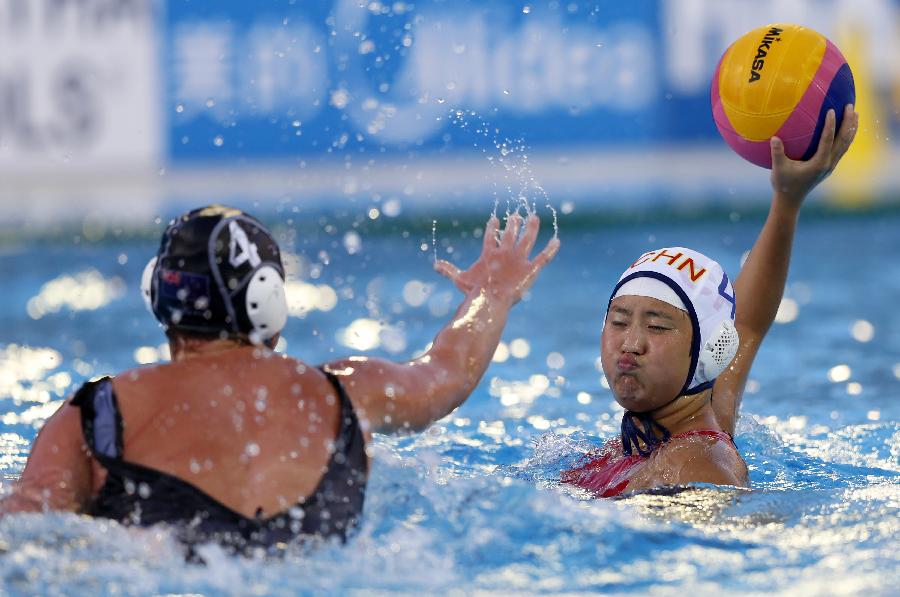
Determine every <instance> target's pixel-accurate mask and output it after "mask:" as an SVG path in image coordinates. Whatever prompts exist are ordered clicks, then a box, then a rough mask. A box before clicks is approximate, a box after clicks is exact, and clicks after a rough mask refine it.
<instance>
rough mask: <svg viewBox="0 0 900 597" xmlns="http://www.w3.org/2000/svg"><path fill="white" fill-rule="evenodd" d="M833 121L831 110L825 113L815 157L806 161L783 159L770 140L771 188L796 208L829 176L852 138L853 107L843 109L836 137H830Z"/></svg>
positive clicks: (777, 142) (774, 141)
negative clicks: (839, 128) (842, 118)
mask: <svg viewBox="0 0 900 597" xmlns="http://www.w3.org/2000/svg"><path fill="white" fill-rule="evenodd" d="M836 120H837V119H836V118H835V114H834V110H829V111H828V113H827V114H826V115H825V126H824V127H823V129H822V136H821V138H820V139H819V147H818V148H817V150H816V153H815V155H814V156H813V157H811V158H810V159H809V160H806V161H800V160H792V159H790V158H789V157H787V156H786V155H785V154H784V143H783V142H782V141H781V139H779V138H778V137H772V140H771V143H770V147H771V150H772V189H773V190H774V191H775V193H776V194H780V195H782V196H783V197H784V198H786V199H788V200H789V201H790V202H791V203H793V204H794V205H795V206H796V207H798V208H799V207H800V203H802V201H803V199H804V197H806V195H807V194H808V193H809V192H810V191H811V190H813V189H814V188H815V186H816V185H817V184H819V183H820V182H822V181H823V180H825V178H827V177H828V175H829V174H831V172H832V171H833V170H834V168H835V167H836V166H837V165H838V162H839V161H840V160H841V158H842V157H843V156H844V154H845V153H847V150H848V149H849V148H850V144H851V143H852V142H853V137H855V136H856V129H857V128H858V127H859V114H858V113H857V112H855V111H854V109H853V104H847V105H846V106H845V107H844V120H843V122H842V123H841V130H840V131H838V134H837V136H835V134H834V130H835V126H836V125H835V122H836Z"/></svg>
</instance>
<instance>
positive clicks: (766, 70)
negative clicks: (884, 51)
mask: <svg viewBox="0 0 900 597" xmlns="http://www.w3.org/2000/svg"><path fill="white" fill-rule="evenodd" d="M710 95H711V101H712V112H713V118H714V119H715V121H716V127H717V128H718V129H719V133H721V134H722V137H723V138H724V139H725V141H726V142H727V143H728V145H730V146H731V148H732V149H734V150H735V151H736V152H737V153H738V154H739V155H740V156H741V157H743V158H745V159H747V160H749V161H751V162H753V163H754V164H757V165H758V166H762V167H764V168H771V167H772V156H771V153H770V150H769V139H771V138H772V137H779V138H780V139H781V140H782V141H783V142H784V149H785V153H786V154H787V156H788V157H789V158H791V159H794V160H808V159H809V158H811V157H812V156H813V154H815V152H816V148H817V147H818V144H819V137H820V136H821V134H822V128H823V127H824V125H825V115H826V114H827V113H828V110H834V111H835V115H836V116H837V127H836V129H835V130H840V126H841V120H842V117H843V114H844V106H845V105H847V104H852V103H855V101H856V91H855V89H854V86H853V74H852V73H851V72H850V66H849V65H848V64H847V61H846V60H845V59H844V57H843V55H841V52H840V51H839V50H838V49H837V46H835V45H834V44H833V43H831V41H829V40H828V39H827V38H826V37H825V36H824V35H822V34H821V33H818V32H816V31H813V30H812V29H808V28H806V27H801V26H800V25H788V24H780V23H779V24H774V25H766V26H765V27H759V28H758V29H754V30H753V31H750V32H749V33H747V34H745V35H743V36H742V37H741V38H740V39H738V40H737V41H736V42H734V43H733V44H732V45H731V46H730V47H729V48H728V49H727V50H726V51H725V54H724V55H723V56H722V58H721V59H720V60H719V64H718V66H716V71H715V73H714V74H713V78H712V85H711V91H710Z"/></svg>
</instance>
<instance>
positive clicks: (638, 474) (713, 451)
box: [628, 437, 750, 491]
mask: <svg viewBox="0 0 900 597" xmlns="http://www.w3.org/2000/svg"><path fill="white" fill-rule="evenodd" d="M688 483H712V484H715V485H733V486H736V487H748V486H749V485H750V480H749V477H748V473H747V465H746V463H745V462H744V460H743V459H742V458H741V457H740V455H739V454H738V452H737V450H735V449H734V447H733V446H730V445H729V444H728V443H727V442H725V441H722V440H719V439H716V438H711V437H687V438H676V439H673V440H670V441H669V442H666V443H665V444H664V445H663V446H661V447H660V448H659V449H658V450H656V451H655V452H654V453H653V455H652V456H651V457H650V458H649V459H648V460H647V462H646V463H644V465H643V466H641V467H640V468H639V469H638V470H636V471H635V474H634V476H633V477H632V478H631V479H629V482H628V490H629V491H634V490H640V489H650V488H652V487H659V486H660V485H685V484H688Z"/></svg>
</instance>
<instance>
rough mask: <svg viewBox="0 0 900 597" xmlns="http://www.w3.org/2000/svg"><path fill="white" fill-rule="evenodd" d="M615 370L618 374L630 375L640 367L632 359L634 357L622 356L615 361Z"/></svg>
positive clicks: (629, 355) (630, 355)
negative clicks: (616, 369)
mask: <svg viewBox="0 0 900 597" xmlns="http://www.w3.org/2000/svg"><path fill="white" fill-rule="evenodd" d="M616 368H618V370H619V373H630V372H632V371H634V370H636V369H639V368H640V365H639V364H638V362H637V359H635V358H634V355H632V354H623V355H622V356H621V357H619V360H618V361H616Z"/></svg>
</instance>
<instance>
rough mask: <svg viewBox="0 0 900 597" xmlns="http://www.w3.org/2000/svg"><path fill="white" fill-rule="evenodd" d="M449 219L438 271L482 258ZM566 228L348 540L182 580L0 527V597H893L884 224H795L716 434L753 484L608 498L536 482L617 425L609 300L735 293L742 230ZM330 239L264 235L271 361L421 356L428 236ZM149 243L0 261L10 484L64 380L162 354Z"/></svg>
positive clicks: (895, 467) (111, 529) (13, 521)
mask: <svg viewBox="0 0 900 597" xmlns="http://www.w3.org/2000/svg"><path fill="white" fill-rule="evenodd" d="M446 219H447V221H446V222H444V221H441V220H439V221H438V233H437V237H436V241H437V242H436V243H435V247H436V250H437V253H438V254H439V256H440V257H442V258H450V259H452V260H454V261H456V262H457V263H459V264H467V263H469V262H470V261H471V260H472V259H473V258H474V256H475V255H476V252H477V250H478V248H479V246H480V240H478V238H477V236H478V235H477V233H476V232H475V230H474V225H473V226H467V225H459V223H457V225H456V226H454V225H453V223H452V222H451V221H450V219H449V218H446ZM578 222H579V213H578V212H577V210H576V212H574V213H572V214H570V215H567V216H563V217H562V218H561V221H560V228H561V230H560V237H561V239H562V243H563V245H562V249H561V251H560V254H559V256H558V257H557V259H556V261H555V262H553V263H552V264H551V265H550V266H549V267H548V268H547V270H546V271H545V272H544V274H543V275H542V277H541V278H540V279H539V280H538V282H537V284H536V285H535V287H534V288H533V290H532V292H531V293H530V295H529V296H528V297H526V300H524V301H523V302H522V303H521V304H519V305H518V306H517V307H516V308H515V310H514V311H513V313H512V316H511V318H510V321H509V325H508V328H507V330H506V333H505V334H504V338H503V344H502V345H501V348H500V350H498V354H497V356H496V357H495V358H496V362H495V363H493V364H492V366H491V368H490V369H489V370H488V373H487V375H486V376H485V378H484V380H483V381H482V383H481V384H480V386H479V387H478V388H477V390H476V391H475V392H474V393H473V395H472V396H471V397H470V398H469V400H468V401H467V402H466V403H465V404H464V405H463V406H462V407H461V408H459V409H458V410H457V411H456V412H454V413H452V414H451V415H450V416H448V417H446V418H445V419H443V420H442V421H440V422H438V423H436V424H435V425H433V426H432V427H430V428H429V429H428V430H426V431H425V432H424V433H421V434H419V435H415V436H410V437H377V438H376V441H375V446H374V451H375V459H376V463H375V466H374V468H373V471H372V475H371V482H370V486H369V491H368V496H367V503H366V511H365V518H364V522H363V524H362V526H361V529H360V531H359V533H358V535H357V536H356V537H355V538H354V539H353V540H352V541H351V542H350V543H349V544H348V545H346V546H338V545H325V546H322V547H321V548H320V549H317V550H315V551H311V552H301V551H297V552H290V553H288V554H287V555H286V556H285V557H284V558H283V559H278V560H274V561H271V560H264V559H253V558H249V559H247V558H234V557H230V556H228V555H226V554H225V553H223V552H222V551H221V550H220V549H219V548H218V547H216V546H205V547H203V548H202V555H203V557H204V558H205V559H206V561H207V565H206V566H205V567H202V566H194V565H188V564H185V563H184V561H183V559H182V557H181V556H180V555H179V553H178V551H177V550H176V549H174V547H173V541H172V538H171V536H170V535H169V534H168V533H167V532H166V531H165V530H163V529H153V530H139V529H126V528H122V527H120V526H118V525H116V524H112V523H108V522H105V521H100V520H91V519H87V518H82V517H78V516H75V515H71V514H59V513H51V514H42V515H19V516H11V517H7V518H5V519H3V520H2V521H0V579H2V581H0V582H2V585H0V586H2V587H3V588H2V589H0V593H8V594H40V595H57V594H60V595H62V594H65V595H94V594H101V593H102V594H113V593H118V594H122V595H148V594H169V593H194V594H198V593H199V594H205V595H231V594H235V595H236V594H240V595H253V594H259V595H297V594H346V593H349V594H353V593H362V592H366V593H367V594H368V593H369V592H376V593H409V594H419V593H429V594H458V595H463V594H466V595H468V594H473V593H478V592H494V593H498V594H541V593H579V594H581V593H603V594H653V595H679V596H681V595H684V594H685V593H686V592H688V591H692V592H695V593H696V594H707V593H708V594H711V593H713V592H714V591H716V592H719V591H723V590H727V591H728V593H729V594H735V595H757V594H758V595H764V594H765V595H769V594H785V595H823V594H828V595H867V596H869V595H871V596H874V595H894V594H896V587H897V586H898V581H900V556H898V553H900V316H898V314H897V309H896V307H895V305H896V303H897V300H898V299H900V260H898V259H897V257H896V256H897V255H900V234H898V230H900V216H898V215H897V214H896V213H890V212H885V213H880V214H874V215H870V216H864V217H860V216H857V217H852V218H848V217H844V218H834V217H821V216H816V217H809V218H805V219H804V220H803V221H802V222H801V226H800V229H799V233H798V237H797V242H796V246H795V252H794V260H793V266H792V270H791V274H790V278H789V284H788V289H787V292H786V295H785V300H784V302H783V304H782V308H781V309H780V311H779V321H778V323H776V324H775V325H774V326H773V328H772V330H771V332H770V334H769V337H768V338H767V340H766V342H765V344H764V346H763V348H762V351H761V352H760V355H759V357H758V359H757V361H756V364H755V366H754V369H753V372H752V374H751V379H750V382H749V384H748V391H747V394H746V395H745V398H744V404H743V415H742V417H741V419H740V422H739V424H738V429H737V435H736V443H737V445H738V448H739V449H740V451H741V453H742V454H743V455H744V457H745V458H746V460H747V462H748V465H749V467H750V477H751V483H752V489H751V490H738V489H731V488H718V487H712V486H699V487H694V488H689V489H685V490H683V491H668V492H657V493H649V494H643V495H638V496H633V497H630V498H627V499H623V500H586V499H584V497H583V496H581V495H578V494H577V493H575V492H574V491H573V490H571V489H569V488H565V487H560V486H559V485H558V482H557V480H558V476H559V472H560V471H561V470H562V469H564V468H566V467H568V466H570V465H572V464H573V463H574V462H576V461H577V459H578V457H579V456H580V455H581V454H583V453H584V452H585V451H587V450H589V449H591V448H592V447H595V446H598V445H601V444H602V443H603V442H604V440H606V439H608V438H609V437H611V436H613V435H614V434H615V433H616V432H617V429H618V420H619V416H620V413H621V411H620V409H619V408H618V407H617V406H616V405H615V403H614V402H613V400H612V396H611V394H610V393H609V391H608V389H606V388H605V387H604V385H603V379H602V374H601V373H600V372H599V371H598V363H597V357H598V347H599V334H600V324H601V321H602V317H603V310H604V307H605V304H606V301H607V299H608V295H609V292H610V290H611V288H612V285H613V283H614V282H615V280H616V279H617V277H618V275H619V273H620V271H621V270H622V269H623V268H624V267H625V266H626V265H627V264H628V263H630V262H631V260H633V259H634V257H636V256H637V255H639V254H640V253H641V252H642V251H645V250H648V249H652V248H657V247H659V246H666V245H670V246H671V245H687V246H691V247H692V248H695V249H698V250H700V251H703V252H705V253H708V254H710V255H713V256H715V257H716V258H718V259H719V260H720V261H721V262H722V264H723V265H724V266H725V268H726V269H727V270H728V271H729V272H731V273H732V275H734V274H736V273H737V270H738V266H739V264H740V260H741V257H742V255H743V254H744V253H745V252H746V251H747V250H748V249H749V248H750V245H751V243H752V241H753V239H754V238H755V234H756V232H757V231H758V229H759V227H760V225H761V218H757V217H743V218H741V217H738V216H737V214H734V215H733V217H731V218H727V217H726V218H722V219H711V220H710V219H708V220H705V221H681V222H678V221H676V222H669V221H665V220H664V219H660V220H659V221H651V222H645V223H644V224H641V225H635V224H628V223H623V224H622V225H617V226H612V225H597V226H584V225H578ZM328 226H330V228H329V232H327V233H325V232H322V233H321V234H307V233H302V234H301V233H296V231H293V230H292V229H291V228H290V227H287V228H284V229H282V230H281V234H282V241H283V242H284V244H285V246H286V248H288V249H289V251H290V252H292V253H293V254H294V255H295V257H294V258H292V259H291V261H290V263H291V271H292V272H293V273H294V276H295V277H296V281H295V283H294V285H293V286H292V288H291V290H290V293H289V294H290V296H291V300H292V313H293V314H294V315H295V317H292V318H291V320H290V321H289V323H288V327H287V328H286V331H285V334H284V336H285V339H286V346H285V347H283V348H284V350H285V351H286V352H287V353H289V354H291V355H292V356H295V357H298V358H302V359H305V360H308V361H310V362H314V363H318V362H322V361H327V360H329V359H333V358H336V357H339V356H343V355H347V354H353V353H362V354H375V355H380V356H387V357H390V358H394V359H406V358H409V357H411V356H412V355H414V354H416V353H417V352H418V351H421V350H422V349H423V348H424V347H425V346H426V345H427V344H428V342H429V341H430V340H431V338H432V337H433V335H434V334H435V333H436V332H437V331H438V329H439V327H440V325H441V324H442V322H444V321H446V319H447V318H448V317H449V316H450V314H451V313H452V310H453V309H454V308H455V305H456V303H457V301H458V300H459V295H458V294H457V293H456V291H455V290H454V289H453V288H452V286H451V284H450V283H449V282H447V281H446V280H443V279H441V278H439V276H437V275H436V274H434V273H433V272H432V270H431V259H432V257H433V250H434V247H433V246H432V239H431V231H430V226H428V230H427V231H426V230H425V229H424V228H423V227H419V228H416V229H412V231H411V232H409V231H408V232H407V233H406V234H400V233H397V234H394V233H392V234H384V233H372V234H368V233H365V232H358V231H356V230H355V229H354V227H353V225H352V220H348V221H342V220H336V221H334V222H329V223H328ZM398 226H399V227H400V228H402V227H403V226H402V223H401V224H398ZM400 228H398V229H397V230H399V229H400ZM76 241H77V242H76ZM154 249H155V246H154V243H153V242H152V241H151V240H149V239H142V238H140V237H137V238H129V239H125V238H124V237H122V238H121V239H119V240H117V239H115V238H110V237H107V238H105V239H104V240H102V241H99V242H88V240H86V239H85V237H84V236H83V235H79V237H78V238H77V239H74V238H72V237H71V236H63V237H61V239H60V238H57V239H56V241H55V242H50V243H48V242H37V241H28V240H23V241H21V242H17V243H14V244H7V245H5V246H3V247H2V248H0V271H2V273H3V279H4V280H5V284H4V287H3V292H2V293H0V330H2V332H0V417H2V421H3V426H2V432H0V475H2V479H3V485H4V487H5V488H8V486H9V484H10V483H11V482H12V481H13V480H14V479H15V478H16V477H17V476H18V474H19V473H20V472H21V470H22V467H23V466H24V462H25V458H26V456H27V453H28V450H29V446H30V444H31V442H32V441H33V439H34V436H35V433H36V429H38V428H39V427H40V425H41V424H42V423H43V421H44V420H46V417H47V416H49V415H50V414H51V413H52V412H53V410H55V408H57V407H58V405H59V404H60V402H61V400H62V398H63V397H64V396H65V395H67V394H68V393H70V392H71V391H73V390H74V389H75V388H76V387H77V386H78V384H80V383H81V382H82V381H83V380H85V379H87V378H90V377H92V376H94V375H99V374H102V373H110V372H115V371H121V370H123V369H126V368H130V367H134V366H136V362H152V361H154V360H157V359H159V358H164V356H165V355H164V352H165V351H164V350H163V349H162V348H161V346H160V345H161V344H162V342H163V336H162V334H161V333H160V331H159V329H158V327H157V326H156V325H155V322H154V321H153V320H152V318H151V316H150V315H149V314H148V313H147V312H146V311H145V309H144V306H143V303H142V301H141V298H140V296H139V292H138V289H139V278H140V273H141V271H142V269H143V266H144V264H145V263H146V260H147V259H149V257H150V256H151V254H152V253H153V251H154ZM738 300H740V298H739V299H738ZM697 592H699V593H697Z"/></svg>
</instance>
